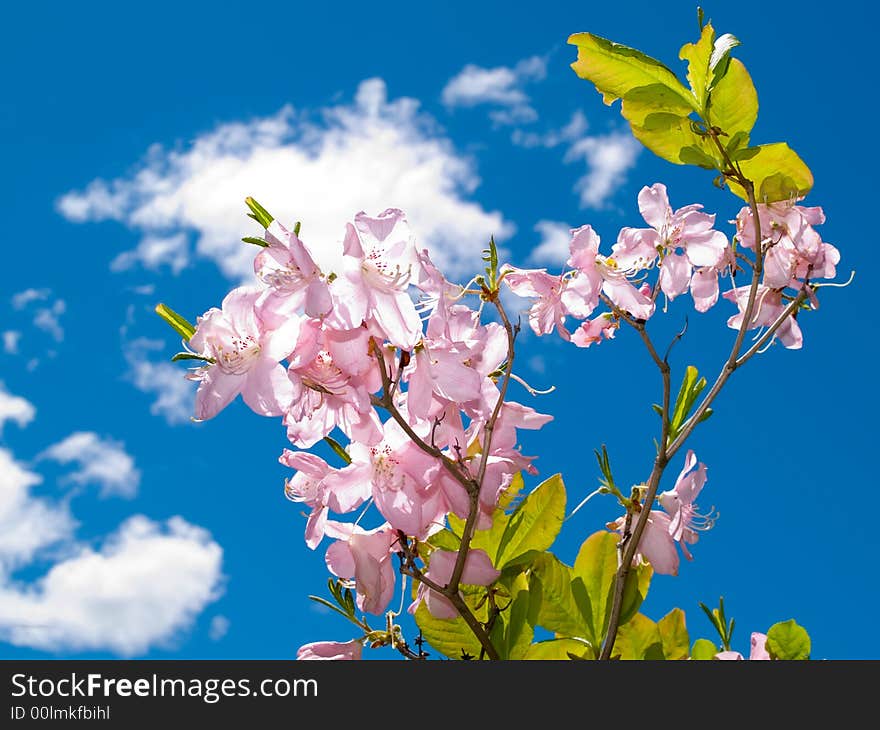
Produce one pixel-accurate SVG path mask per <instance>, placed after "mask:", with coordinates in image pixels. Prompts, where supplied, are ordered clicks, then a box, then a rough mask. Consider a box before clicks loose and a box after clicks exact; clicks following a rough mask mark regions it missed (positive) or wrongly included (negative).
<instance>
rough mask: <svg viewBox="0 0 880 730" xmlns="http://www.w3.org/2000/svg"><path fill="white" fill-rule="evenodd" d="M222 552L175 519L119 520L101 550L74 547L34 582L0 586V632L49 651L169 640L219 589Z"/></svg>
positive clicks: (124, 650) (126, 651)
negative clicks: (71, 551) (118, 525)
mask: <svg viewBox="0 0 880 730" xmlns="http://www.w3.org/2000/svg"><path fill="white" fill-rule="evenodd" d="M222 555H223V551H222V549H221V548H220V546H219V545H218V544H217V543H216V542H214V541H213V540H212V538H211V536H210V534H209V533H207V532H206V531H205V530H203V529H201V528H199V527H195V526H193V525H191V524H189V523H188V522H186V521H185V520H183V519H182V518H180V517H172V518H171V519H170V520H168V522H167V523H165V524H164V525H162V524H160V523H156V522H153V521H151V520H149V519H147V518H146V517H144V516H143V515H136V516H134V517H131V518H130V519H128V520H127V521H126V522H124V523H123V524H122V525H121V526H120V528H119V529H118V530H117V531H116V533H114V534H113V535H111V536H110V537H109V538H108V539H107V540H105V542H104V545H103V546H102V547H101V549H100V550H94V549H92V548H90V547H80V549H79V550H78V551H77V552H76V553H75V554H73V555H71V556H70V557H68V558H67V559H64V560H61V561H59V562H57V563H55V564H54V565H53V566H52V567H51V568H50V569H49V571H48V572H47V573H46V575H45V576H43V577H42V578H41V579H40V580H39V581H37V582H36V583H35V584H33V585H31V586H27V587H22V586H17V585H14V584H11V583H8V584H6V585H5V586H0V637H2V638H3V639H4V640H6V641H8V642H9V643H12V644H15V645H17V646H28V647H32V648H35V649H43V650H47V651H61V650H106V649H109V650H111V651H114V652H116V653H118V654H121V655H123V656H132V655H136V654H140V653H143V652H145V651H147V650H148V649H149V648H150V647H151V646H154V645H157V644H159V645H162V644H166V645H167V644H168V643H169V642H170V641H171V640H173V638H174V636H175V635H176V634H178V633H179V632H180V631H182V630H184V629H185V628H187V627H188V626H189V625H190V624H191V623H192V622H193V620H194V619H195V617H196V616H197V615H198V614H199V613H200V612H201V611H202V610H203V609H204V608H205V606H206V605H207V604H208V603H210V602H211V601H213V600H215V599H216V598H217V596H218V593H219V585H220V580H221V561H222Z"/></svg>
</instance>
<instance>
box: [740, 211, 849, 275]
mask: <svg viewBox="0 0 880 730" xmlns="http://www.w3.org/2000/svg"><path fill="white" fill-rule="evenodd" d="M758 220H759V221H760V223H761V235H762V236H763V237H764V241H763V245H764V247H765V251H766V257H765V259H764V282H763V283H764V284H765V285H766V286H768V287H770V288H771V289H783V288H785V287H794V288H800V280H807V279H830V278H833V277H834V276H835V275H836V265H837V264H838V263H839V262H840V252H839V251H838V250H837V249H836V248H835V247H834V246H832V245H831V244H830V243H825V242H823V241H822V237H821V236H820V235H819V233H818V232H817V231H816V229H815V228H813V226H816V225H819V224H821V223H824V222H825V214H824V212H823V211H822V208H820V207H814V208H806V207H803V206H800V205H796V204H795V201H780V202H778V203H771V204H770V205H763V204H759V205H758ZM736 229H737V237H738V238H739V240H740V241H741V242H742V244H743V246H745V247H746V248H752V249H753V248H754V247H755V226H754V219H753V217H752V211H751V209H750V208H748V207H744V208H743V209H742V210H741V211H740V212H739V214H738V215H737V217H736Z"/></svg>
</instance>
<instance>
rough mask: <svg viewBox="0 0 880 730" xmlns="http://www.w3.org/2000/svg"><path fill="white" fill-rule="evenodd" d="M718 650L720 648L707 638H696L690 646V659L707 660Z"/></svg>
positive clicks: (713, 656)
mask: <svg viewBox="0 0 880 730" xmlns="http://www.w3.org/2000/svg"><path fill="white" fill-rule="evenodd" d="M719 651H721V650H720V649H719V648H718V647H717V646H715V644H713V643H712V642H711V641H709V640H708V639H697V640H696V641H695V642H694V645H693V646H692V647H691V659H697V660H700V661H707V660H709V659H714V658H715V655H716V654H717V653H718V652H719Z"/></svg>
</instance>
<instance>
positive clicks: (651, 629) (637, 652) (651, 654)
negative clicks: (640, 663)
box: [611, 613, 664, 659]
mask: <svg viewBox="0 0 880 730" xmlns="http://www.w3.org/2000/svg"><path fill="white" fill-rule="evenodd" d="M611 657H612V658H615V657H617V658H620V659H663V658H664V657H663V641H662V639H661V637H660V629H659V628H658V627H657V624H655V623H654V622H653V621H651V619H649V618H648V617H647V616H645V615H644V614H643V613H638V614H636V615H635V616H633V618H632V620H631V621H630V622H629V623H627V624H624V625H623V626H621V627H620V629H619V630H618V632H617V638H616V639H615V640H614V649H612V650H611Z"/></svg>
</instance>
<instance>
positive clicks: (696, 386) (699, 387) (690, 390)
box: [669, 365, 706, 441]
mask: <svg viewBox="0 0 880 730" xmlns="http://www.w3.org/2000/svg"><path fill="white" fill-rule="evenodd" d="M705 387H706V378H701V377H700V373H699V372H698V371H697V369H696V368H695V367H694V366H693V365H688V366H687V368H686V369H685V372H684V378H682V381H681V387H680V388H679V389H678V395H677V396H676V398H675V405H674V406H673V408H672V414H671V416H670V418H669V440H670V441H672V440H674V439H675V437H676V436H678V434H679V433H680V432H681V429H682V428H683V427H684V424H685V423H686V422H687V419H688V416H690V413H691V411H692V410H693V408H694V405H695V404H696V402H697V398H698V397H699V396H700V393H702V392H703V389H704V388H705Z"/></svg>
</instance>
